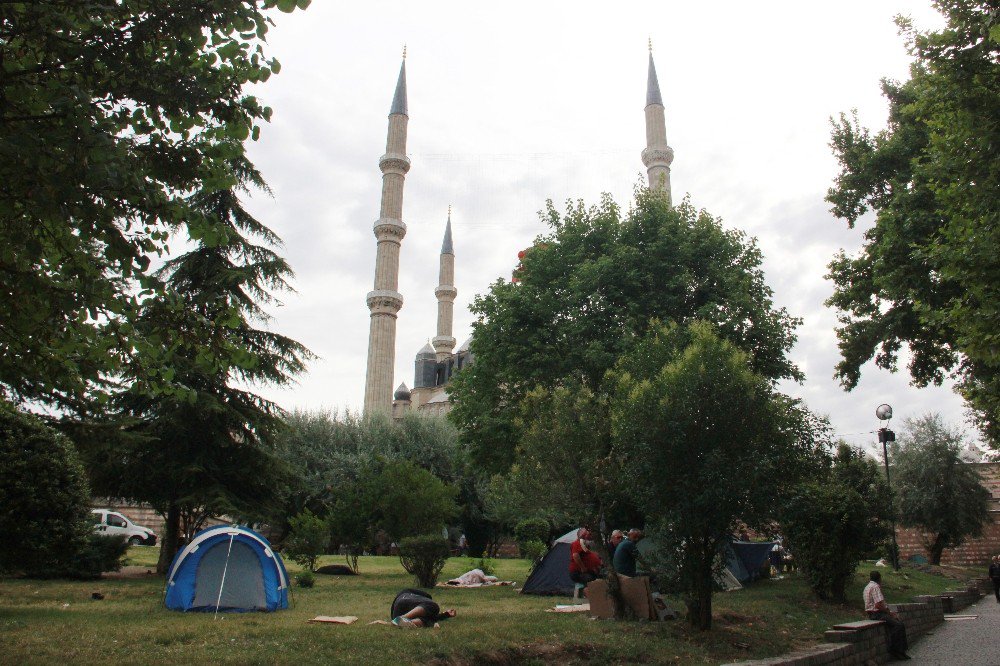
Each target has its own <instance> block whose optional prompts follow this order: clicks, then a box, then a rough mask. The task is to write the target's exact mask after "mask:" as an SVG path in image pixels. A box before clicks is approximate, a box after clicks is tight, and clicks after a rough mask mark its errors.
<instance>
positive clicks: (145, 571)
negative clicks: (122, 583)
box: [101, 566, 157, 580]
mask: <svg viewBox="0 0 1000 666" xmlns="http://www.w3.org/2000/svg"><path fill="white" fill-rule="evenodd" d="M156 575H157V574H156V569H155V568H153V567H136V566H128V567H122V568H121V571H105V572H104V573H102V574H101V578H103V579H105V580H121V579H123V578H152V577H153V576H156Z"/></svg>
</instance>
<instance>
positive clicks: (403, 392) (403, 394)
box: [392, 382, 410, 400]
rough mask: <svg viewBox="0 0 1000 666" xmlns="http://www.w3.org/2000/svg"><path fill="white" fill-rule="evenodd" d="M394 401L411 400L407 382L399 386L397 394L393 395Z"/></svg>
mask: <svg viewBox="0 0 1000 666" xmlns="http://www.w3.org/2000/svg"><path fill="white" fill-rule="evenodd" d="M392 399H393V400H409V399H410V389H409V387H408V386H407V385H406V382H403V383H402V384H400V385H399V388H397V389H396V392H395V393H393V394H392Z"/></svg>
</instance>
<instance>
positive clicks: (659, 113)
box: [642, 38, 674, 201]
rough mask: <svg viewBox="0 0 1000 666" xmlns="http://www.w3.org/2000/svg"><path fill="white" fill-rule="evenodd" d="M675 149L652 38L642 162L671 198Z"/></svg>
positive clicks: (655, 184)
mask: <svg viewBox="0 0 1000 666" xmlns="http://www.w3.org/2000/svg"><path fill="white" fill-rule="evenodd" d="M673 161H674V149H673V148H671V147H670V146H669V145H667V124H666V120H665V119H664V116H663V97H662V96H661V95H660V82H659V81H658V80H657V78H656V65H655V64H653V40H652V38H650V40H649V75H648V77H647V79H646V149H645V150H644V151H642V163H643V164H645V165H646V173H647V174H648V175H649V189H651V190H658V191H661V192H663V193H664V194H666V196H667V201H670V164H671V163H672V162H673Z"/></svg>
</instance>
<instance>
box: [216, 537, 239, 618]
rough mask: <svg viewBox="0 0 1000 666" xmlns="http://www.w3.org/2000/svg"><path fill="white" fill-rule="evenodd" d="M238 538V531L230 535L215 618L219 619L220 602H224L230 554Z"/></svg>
mask: <svg viewBox="0 0 1000 666" xmlns="http://www.w3.org/2000/svg"><path fill="white" fill-rule="evenodd" d="M235 538H236V532H233V533H232V534H230V535H229V550H227V551H226V564H225V565H224V566H223V567H222V580H221V581H220V582H219V598H218V599H216V600H215V617H213V618H212V619H213V620H218V619H219V604H221V603H222V588H224V587H225V586H226V572H227V571H229V556H230V555H231V554H232V552H233V539H235Z"/></svg>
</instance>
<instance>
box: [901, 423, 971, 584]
mask: <svg viewBox="0 0 1000 666" xmlns="http://www.w3.org/2000/svg"><path fill="white" fill-rule="evenodd" d="M904 423H905V430H904V431H903V432H901V433H900V437H899V440H898V441H897V442H896V444H895V445H894V446H893V449H892V458H891V461H892V475H893V476H892V482H893V488H894V490H895V491H896V496H897V498H898V507H899V518H900V522H901V523H902V524H903V525H906V526H909V527H916V528H919V529H921V530H923V531H925V532H926V533H927V535H926V537H925V539H924V545H925V547H926V548H927V552H928V553H930V556H931V558H930V559H931V563H932V564H940V563H941V554H942V553H943V552H944V549H945V548H955V547H957V546H960V545H962V543H964V542H965V540H966V539H967V538H968V537H970V536H979V535H980V534H982V530H983V525H984V524H986V523H987V522H988V521H989V512H988V508H989V506H988V502H989V500H990V492H989V491H988V490H987V489H986V488H984V487H983V484H982V478H981V477H980V476H979V473H978V472H977V471H976V468H975V467H974V466H973V465H969V464H968V463H966V462H964V461H963V460H962V457H961V453H962V446H963V443H964V437H963V436H962V433H961V432H960V431H959V430H958V429H956V428H953V427H950V426H948V425H947V424H946V423H944V421H942V420H941V416H940V415H938V414H928V415H926V416H922V417H920V418H918V419H907V420H906V421H905V422H904Z"/></svg>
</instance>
